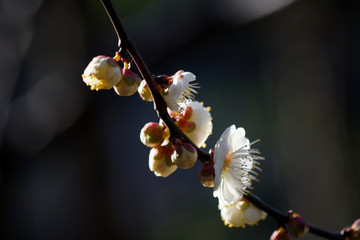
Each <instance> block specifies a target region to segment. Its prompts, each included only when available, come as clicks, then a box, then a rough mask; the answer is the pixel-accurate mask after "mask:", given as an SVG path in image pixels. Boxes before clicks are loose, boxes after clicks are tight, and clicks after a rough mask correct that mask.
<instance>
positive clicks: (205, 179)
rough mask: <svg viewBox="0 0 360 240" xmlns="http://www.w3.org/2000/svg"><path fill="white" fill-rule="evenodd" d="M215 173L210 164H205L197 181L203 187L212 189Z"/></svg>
mask: <svg viewBox="0 0 360 240" xmlns="http://www.w3.org/2000/svg"><path fill="white" fill-rule="evenodd" d="M214 180H215V171H214V166H213V164H211V163H205V164H204V165H203V167H202V168H201V170H200V172H199V181H200V183H201V184H202V185H203V186H204V187H214Z"/></svg>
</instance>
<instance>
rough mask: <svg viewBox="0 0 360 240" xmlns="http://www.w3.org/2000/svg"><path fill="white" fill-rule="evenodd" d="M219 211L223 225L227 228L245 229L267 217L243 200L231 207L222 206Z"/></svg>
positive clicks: (264, 213)
mask: <svg viewBox="0 0 360 240" xmlns="http://www.w3.org/2000/svg"><path fill="white" fill-rule="evenodd" d="M219 207H220V206H219ZM220 210H221V218H222V220H223V221H224V224H225V225H227V226H229V227H245V225H246V224H248V225H254V224H256V223H257V222H259V221H260V220H264V219H265V218H266V216H267V214H266V212H264V211H262V210H261V209H259V208H257V207H255V206H254V205H253V204H252V203H250V202H248V201H247V200H245V199H242V200H240V201H238V202H235V203H233V204H231V205H227V206H222V207H221V208H220Z"/></svg>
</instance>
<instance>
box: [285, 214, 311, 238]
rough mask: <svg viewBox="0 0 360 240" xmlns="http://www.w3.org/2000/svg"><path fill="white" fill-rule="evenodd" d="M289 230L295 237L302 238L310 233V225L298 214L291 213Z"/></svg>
mask: <svg viewBox="0 0 360 240" xmlns="http://www.w3.org/2000/svg"><path fill="white" fill-rule="evenodd" d="M289 217H290V219H289V222H288V223H289V230H290V233H291V235H293V236H294V237H296V238H298V237H302V236H304V235H305V234H307V233H308V232H309V224H308V222H307V221H306V220H305V218H303V217H301V216H300V215H299V214H297V213H292V212H290V213H289Z"/></svg>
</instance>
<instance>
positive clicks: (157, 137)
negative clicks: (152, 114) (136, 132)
mask: <svg viewBox="0 0 360 240" xmlns="http://www.w3.org/2000/svg"><path fill="white" fill-rule="evenodd" d="M163 136H164V132H163V127H162V126H161V125H159V124H158V123H156V122H149V123H147V124H145V126H144V127H143V128H142V129H141V132H140V140H141V142H142V143H143V144H144V145H145V146H148V147H157V146H160V145H161V143H162V142H163V141H164V138H163Z"/></svg>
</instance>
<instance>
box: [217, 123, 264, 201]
mask: <svg viewBox="0 0 360 240" xmlns="http://www.w3.org/2000/svg"><path fill="white" fill-rule="evenodd" d="M258 141H259V140H256V141H254V142H253V143H250V141H249V139H248V138H246V137H245V130H244V129H243V128H236V127H235V125H232V126H230V127H228V128H227V129H226V130H225V131H224V133H223V134H222V135H221V137H220V139H219V140H218V141H217V143H216V145H215V150H214V170H215V183H214V192H213V194H214V197H217V198H218V199H219V206H226V205H230V204H233V203H235V202H238V201H240V199H241V198H242V197H243V195H244V193H246V192H248V188H251V182H252V180H257V179H256V176H257V173H256V172H255V171H254V170H255V169H256V170H259V171H261V169H260V168H259V167H258V166H257V165H258V162H257V160H262V159H264V158H263V157H260V156H258V155H256V154H259V151H258V150H257V149H250V145H252V144H254V143H256V142H258Z"/></svg>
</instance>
